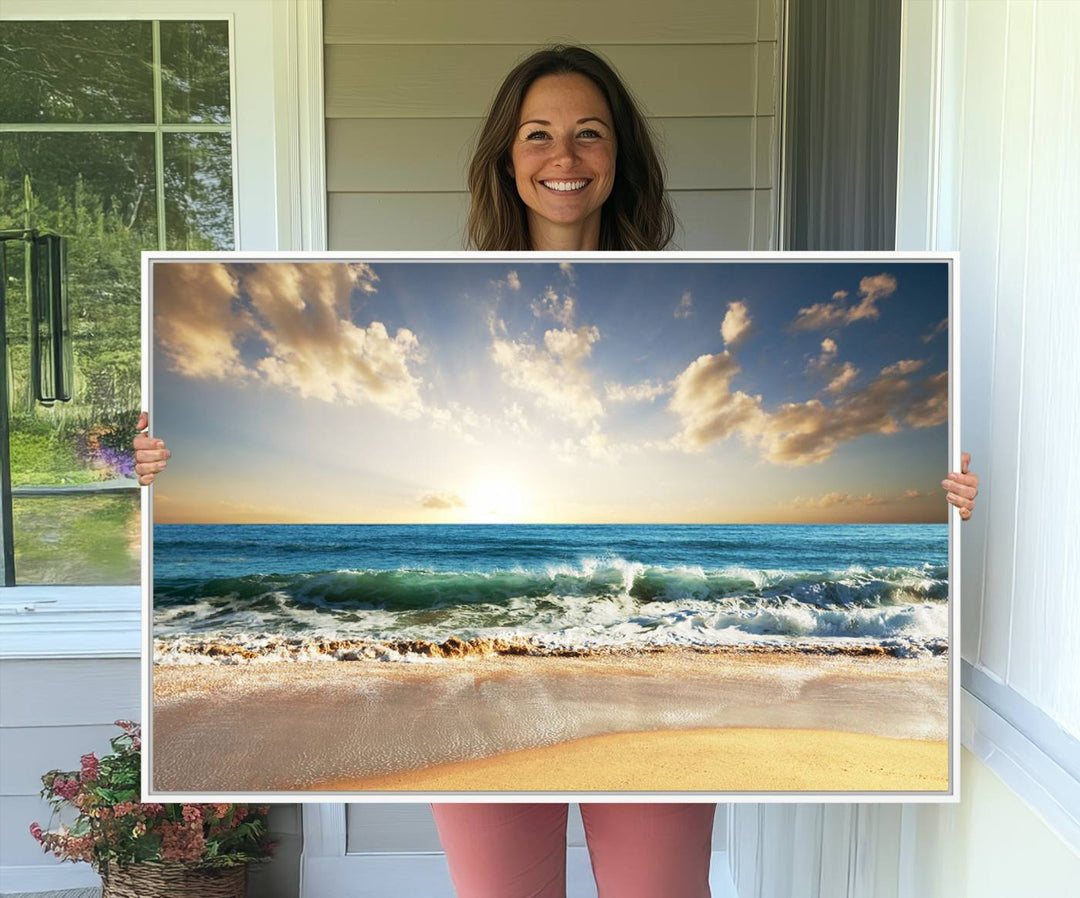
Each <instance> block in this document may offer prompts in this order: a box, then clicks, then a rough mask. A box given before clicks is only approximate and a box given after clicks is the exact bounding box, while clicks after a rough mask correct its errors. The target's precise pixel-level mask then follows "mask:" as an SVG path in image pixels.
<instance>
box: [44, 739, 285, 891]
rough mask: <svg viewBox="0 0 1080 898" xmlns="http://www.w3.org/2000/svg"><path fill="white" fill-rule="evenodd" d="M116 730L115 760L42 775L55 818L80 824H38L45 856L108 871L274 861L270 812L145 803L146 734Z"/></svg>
mask: <svg viewBox="0 0 1080 898" xmlns="http://www.w3.org/2000/svg"><path fill="white" fill-rule="evenodd" d="M116 725H117V726H119V727H120V728H121V729H122V730H123V733H122V735H120V736H117V737H115V738H113V739H112V740H110V743H111V745H112V748H113V753H112V754H109V755H105V756H104V757H102V758H98V757H96V756H95V755H94V754H93V753H91V754H86V755H83V756H82V759H81V764H82V766H81V769H79V770H78V771H67V772H65V771H61V770H50V771H49V772H48V773H46V774H44V775H43V776H42V777H41V783H42V786H43V788H42V790H41V797H42V798H44V799H45V800H46V801H47V802H48V803H49V805H50V806H51V807H52V809H53V817H54V819H55V817H56V815H57V814H58V813H60V812H61V811H64V810H76V811H77V812H78V817H77V819H76V821H75V823H74V824H73V825H70V826H61V827H59V828H58V829H57V830H44V829H42V827H41V826H40V825H39V824H37V823H33V824H31V826H30V833H31V835H32V836H33V837H34V838H35V839H36V840H37V841H38V842H39V843H40V844H41V846H42V848H43V849H44V850H45V851H51V852H52V853H53V854H55V855H56V856H57V857H59V858H60V859H61V860H70V861H87V862H89V863H91V864H93V866H94V869H96V870H99V871H102V872H103V873H107V872H108V870H109V868H110V867H111V866H112V865H116V866H118V867H121V868H123V867H127V866H129V865H131V864H135V863H141V862H159V861H161V862H174V863H182V864H188V865H190V866H192V867H196V868H213V867H231V866H236V865H238V864H247V863H251V862H254V861H262V860H269V858H270V855H271V853H272V851H273V848H274V846H273V844H272V843H271V842H270V840H269V835H268V828H267V814H268V813H269V810H270V809H269V807H268V806H265V805H264V806H262V807H249V806H248V805H244V804H228V803H222V804H201V805H200V804H166V805H162V804H153V803H149V804H143V803H142V802H140V799H139V769H140V764H141V758H140V750H141V748H142V741H141V734H140V728H139V726H138V724H135V723H132V722H131V721H128V720H118V721H116ZM50 825H51V822H50Z"/></svg>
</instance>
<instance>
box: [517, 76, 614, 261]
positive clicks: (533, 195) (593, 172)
mask: <svg viewBox="0 0 1080 898" xmlns="http://www.w3.org/2000/svg"><path fill="white" fill-rule="evenodd" d="M521 118H522V124H521V127H520V128H519V129H518V132H517V135H516V137H515V138H514V144H513V147H512V149H511V152H510V156H511V165H510V169H511V174H512V175H513V176H514V181H515V183H516V184H517V190H518V194H519V196H520V197H521V200H522V202H523V203H525V205H526V206H527V207H528V212H527V213H526V217H527V218H528V222H529V235H530V237H531V238H532V241H533V245H534V246H535V245H536V244H537V243H538V242H543V243H546V244H550V245H551V246H552V247H554V248H558V249H564V250H581V249H584V248H585V247H587V246H595V245H597V244H598V243H599V242H600V219H601V211H602V209H603V205H604V203H605V202H606V201H607V198H608V197H609V196H610V195H611V188H612V183H613V181H614V179H615V154H616V143H615V131H614V128H612V126H611V110H610V109H608V105H607V102H606V101H605V100H604V96H603V94H601V93H600V90H599V89H598V88H597V87H596V85H595V84H593V83H592V81H590V80H589V79H588V78H586V77H585V76H584V75H574V74H568V75H548V76H546V77H544V78H539V79H538V80H537V81H535V82H534V83H533V86H532V87H530V88H529V92H528V93H527V94H526V95H525V101H524V103H522V105H521Z"/></svg>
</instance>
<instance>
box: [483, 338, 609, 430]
mask: <svg viewBox="0 0 1080 898" xmlns="http://www.w3.org/2000/svg"><path fill="white" fill-rule="evenodd" d="M500 324H501V322H500ZM492 338H493V340H492V345H491V357H492V359H494V361H495V364H496V365H497V366H498V367H499V368H500V369H501V370H502V375H503V380H504V381H506V383H508V384H509V385H510V386H512V387H514V388H515V389H518V390H522V391H524V392H526V393H529V394H531V395H532V396H533V398H534V399H535V400H536V402H537V403H538V404H539V405H541V406H542V407H544V408H546V409H548V410H549V411H552V412H554V413H555V414H557V415H558V416H559V417H561V418H564V419H566V420H568V421H572V422H573V423H574V424H576V425H578V426H581V427H584V426H586V425H587V424H589V423H590V422H591V421H592V420H593V419H595V418H598V417H600V416H601V415H603V413H604V408H603V405H602V404H601V402H600V399H599V397H598V396H597V395H596V392H595V390H594V389H593V386H592V378H591V376H590V374H589V372H588V370H587V369H586V368H585V365H584V362H585V360H586V359H587V358H588V357H589V355H590V353H591V352H592V345H593V344H594V343H595V342H596V341H597V340H599V339H600V331H599V330H597V329H596V328H595V327H590V326H588V325H582V326H581V327H579V328H576V329H570V328H563V329H552V330H549V331H546V332H545V333H544V345H543V347H539V346H536V345H534V344H532V343H527V342H524V341H517V340H510V339H503V338H502V337H500V336H499V329H498V327H497V326H495V325H493V326H492Z"/></svg>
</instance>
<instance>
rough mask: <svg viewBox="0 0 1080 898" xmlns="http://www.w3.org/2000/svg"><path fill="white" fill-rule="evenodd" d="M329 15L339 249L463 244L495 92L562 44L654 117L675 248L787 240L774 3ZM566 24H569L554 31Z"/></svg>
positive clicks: (334, 223)
mask: <svg viewBox="0 0 1080 898" xmlns="http://www.w3.org/2000/svg"><path fill="white" fill-rule="evenodd" d="M324 14H325V19H324V22H325V28H324V33H325V38H326V57H325V81H326V139H327V150H326V170H327V192H328V209H329V212H328V218H329V224H328V231H329V240H328V246H329V248H330V249H334V250H374V249H395V250H401V249H447V250H454V249H462V248H463V247H464V234H463V229H464V223H465V216H466V214H467V211H468V195H467V192H466V189H465V179H466V168H467V166H468V162H469V159H470V157H471V155H472V149H473V145H474V140H475V137H476V134H477V132H478V130H479V127H480V124H481V122H482V119H483V115H484V113H485V112H486V111H487V106H488V104H489V103H490V101H491V97H492V95H493V93H494V91H495V89H496V88H497V86H498V84H499V83H500V81H501V80H502V78H503V76H504V75H505V74H506V73H507V72H508V71H509V70H510V68H511V67H512V66H513V65H514V64H515V63H516V62H517V61H519V60H520V59H522V58H524V57H525V56H526V55H528V54H529V53H530V52H531V51H532V50H533V49H535V48H536V47H538V46H541V45H544V44H548V43H554V42H558V41H562V42H571V43H584V44H588V45H590V46H593V47H595V48H596V49H597V50H599V51H600V52H601V53H603V54H604V55H605V56H607V57H608V58H609V59H610V60H611V61H612V62H613V63H614V65H615V66H616V68H617V69H618V70H619V71H620V72H621V73H622V75H623V76H624V77H625V79H626V80H627V82H628V84H629V85H630V87H631V89H632V90H633V91H634V93H635V95H636V96H637V97H638V99H639V100H640V101H641V102H642V104H643V105H644V107H645V109H646V110H647V112H648V114H649V116H650V122H651V124H652V125H653V127H654V130H655V131H656V133H657V136H658V138H659V143H660V148H661V151H662V154H663V157H664V159H665V162H666V165H667V168H668V172H669V178H668V187H669V189H670V190H671V191H672V200H673V202H674V205H675V208H676V214H677V215H678V216H679V219H680V221H679V225H680V226H679V229H678V231H677V233H676V236H675V244H676V246H677V247H678V248H681V249H770V248H775V246H776V237H775V232H776V205H777V199H776V193H777V191H776V190H775V189H774V182H775V177H776V173H775V168H776V166H775V159H776V156H777V139H778V128H777V127H776V125H775V122H776V116H777V109H778V105H779V71H780V53H779V43H778V35H779V2H778V0H740V2H731V3H723V4H716V3H707V2H704V0H698V2H692V0H679V2H675V3H671V4H668V5H666V6H665V7H663V9H660V8H658V7H656V6H655V4H653V3H647V2H645V0H634V2H629V3H616V2H614V0H602V2H596V3H588V4H579V3H571V2H569V0H564V2H558V3H553V4H546V5H543V6H538V5H536V4H534V3H524V2H511V3H496V2H494V0H489V2H480V3H475V4H472V5H470V6H463V5H461V4H455V5H453V6H451V5H448V4H445V3H441V2H437V0H404V2H397V3H393V4H389V3H381V2H376V0H327V2H326V4H325V7H324ZM561 21H572V22H573V23H574V29H573V33H567V32H561V33H556V32H551V31H550V29H551V27H552V26H551V23H552V22H561Z"/></svg>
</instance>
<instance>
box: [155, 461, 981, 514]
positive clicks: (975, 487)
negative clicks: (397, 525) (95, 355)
mask: <svg viewBox="0 0 1080 898" xmlns="http://www.w3.org/2000/svg"><path fill="white" fill-rule="evenodd" d="M162 445H164V444H162ZM969 464H971V453H970V452H961V453H960V473H959V474H957V473H955V472H954V473H951V474H949V476H948V478H947V479H946V480H942V481H941V485H942V486H943V487H945V498H946V499H947V500H948V501H949V502H951V503H952V504H953V505H955V506H956V507H957V508H958V509H960V520H961V521H966V520H969V519H970V518H971V510H972V509H973V508H974V507H975V497H976V496H977V495H979V475H978V474H969V473H968V465H969Z"/></svg>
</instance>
